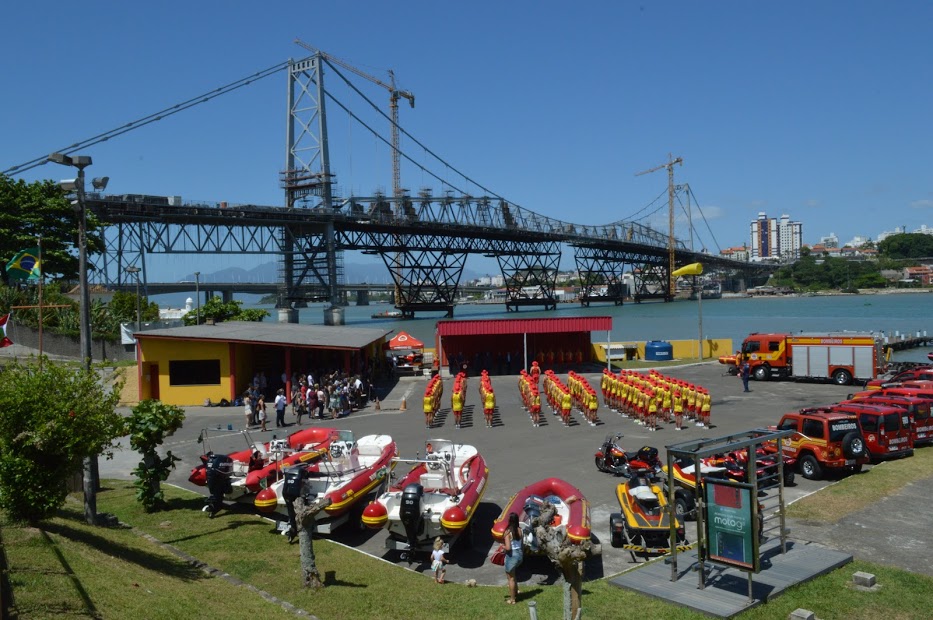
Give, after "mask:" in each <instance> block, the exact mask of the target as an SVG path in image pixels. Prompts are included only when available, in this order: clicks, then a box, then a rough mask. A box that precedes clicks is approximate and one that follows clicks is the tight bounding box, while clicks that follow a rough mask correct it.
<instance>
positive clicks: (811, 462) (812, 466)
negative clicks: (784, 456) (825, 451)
mask: <svg viewBox="0 0 933 620" xmlns="http://www.w3.org/2000/svg"><path fill="white" fill-rule="evenodd" d="M800 473H801V474H803V477H804V478H806V479H807V480H819V479H820V478H822V477H823V468H822V467H820V463H819V461H817V460H816V457H814V456H813V455H812V454H806V455H804V457H803V458H801V459H800Z"/></svg>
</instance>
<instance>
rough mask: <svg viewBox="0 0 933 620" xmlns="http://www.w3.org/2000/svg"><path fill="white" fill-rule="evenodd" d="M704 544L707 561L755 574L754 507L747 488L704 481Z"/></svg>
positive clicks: (716, 481) (750, 491)
mask: <svg viewBox="0 0 933 620" xmlns="http://www.w3.org/2000/svg"><path fill="white" fill-rule="evenodd" d="M703 487H704V491H703V492H704V494H705V496H706V540H707V545H708V554H709V556H708V557H709V559H710V560H712V561H714V562H719V563H722V564H727V565H729V566H734V567H736V568H741V569H743V570H749V571H753V572H756V573H757V572H758V571H759V570H760V565H759V561H758V505H757V503H756V502H755V501H754V497H753V495H752V493H753V490H752V486H751V485H750V484H742V483H740V482H733V481H732V480H717V479H713V478H707V479H706V480H704V481H703Z"/></svg>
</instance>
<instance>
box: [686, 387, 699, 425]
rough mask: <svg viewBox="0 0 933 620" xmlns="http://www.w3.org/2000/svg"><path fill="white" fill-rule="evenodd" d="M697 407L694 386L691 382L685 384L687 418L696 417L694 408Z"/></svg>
mask: <svg viewBox="0 0 933 620" xmlns="http://www.w3.org/2000/svg"><path fill="white" fill-rule="evenodd" d="M696 407H697V391H696V386H694V385H693V384H692V383H688V384H687V407H686V410H687V419H688V420H694V419H696V411H697V409H696Z"/></svg>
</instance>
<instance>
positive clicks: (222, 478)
mask: <svg viewBox="0 0 933 620" xmlns="http://www.w3.org/2000/svg"><path fill="white" fill-rule="evenodd" d="M231 473H233V459H231V458H230V457H229V456H227V455H226V454H211V455H209V457H208V459H207V490H208V491H209V492H210V494H209V495H208V496H207V512H208V514H209V515H210V517H211V518H212V519H213V518H214V515H215V514H217V512H219V511H220V509H221V508H223V507H224V495H226V494H227V493H230V492H231V491H232V490H233V487H232V485H231V484H230V474H231Z"/></svg>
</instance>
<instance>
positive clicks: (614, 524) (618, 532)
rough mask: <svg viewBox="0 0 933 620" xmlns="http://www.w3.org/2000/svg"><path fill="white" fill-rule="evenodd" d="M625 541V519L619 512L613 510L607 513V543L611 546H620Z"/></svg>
mask: <svg viewBox="0 0 933 620" xmlns="http://www.w3.org/2000/svg"><path fill="white" fill-rule="evenodd" d="M625 542H626V536H625V520H624V519H623V517H622V514H621V513H618V512H614V513H612V514H611V515H609V543H610V544H611V545H612V546H613V547H621V546H622V545H624V544H625Z"/></svg>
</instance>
